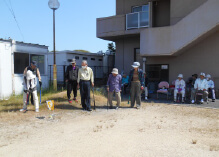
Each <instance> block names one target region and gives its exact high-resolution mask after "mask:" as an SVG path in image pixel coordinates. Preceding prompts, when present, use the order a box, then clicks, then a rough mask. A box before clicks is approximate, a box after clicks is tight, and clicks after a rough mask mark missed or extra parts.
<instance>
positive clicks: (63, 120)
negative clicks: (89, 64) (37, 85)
mask: <svg viewBox="0 0 219 157" xmlns="http://www.w3.org/2000/svg"><path fill="white" fill-rule="evenodd" d="M63 94H65V93H60V94H57V98H60V99H57V100H59V102H56V106H55V112H54V116H53V117H52V116H50V115H51V114H52V112H51V111H48V110H47V109H46V108H45V107H44V108H43V107H42V108H41V110H40V113H35V112H34V111H33V110H30V111H28V112H27V113H26V114H23V113H19V111H15V112H4V113H0V156H1V157H5V156H7V157H10V156H12V157H15V156H16V157H17V156H19V157H26V156H27V157H32V156H34V157H35V156H36V157H44V156H45V157H50V156H61V157H62V156H63V157H68V156H69V157H70V156H71V157H72V156H74V157H87V156H89V157H120V156H121V157H218V156H219V109H204V108H195V107H186V106H174V105H167V104H161V103H160V104H156V103H145V102H143V103H142V107H141V109H140V110H137V109H135V108H129V106H128V104H127V102H123V104H122V108H120V109H119V110H114V109H111V110H106V108H105V106H106V102H107V101H106V99H105V98H104V97H102V96H98V95H97V96H96V104H97V110H96V111H93V112H91V113H90V112H86V111H82V110H81V106H80V104H75V103H73V104H72V105H69V104H68V103H67V102H66V100H65V99H62V98H64V97H63ZM114 104H115V103H114ZM37 117H38V118H37ZM43 117H45V118H44V119H41V118H43Z"/></svg>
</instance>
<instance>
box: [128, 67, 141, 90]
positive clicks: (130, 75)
mask: <svg viewBox="0 0 219 157" xmlns="http://www.w3.org/2000/svg"><path fill="white" fill-rule="evenodd" d="M133 73H134V69H131V70H130V73H129V86H130V85H131V82H132V80H133ZM138 78H139V80H140V83H141V86H144V75H143V71H142V70H141V69H138Z"/></svg>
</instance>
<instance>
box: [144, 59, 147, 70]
mask: <svg viewBox="0 0 219 157" xmlns="http://www.w3.org/2000/svg"><path fill="white" fill-rule="evenodd" d="M146 60H147V58H146V57H143V73H146V68H145V66H146Z"/></svg>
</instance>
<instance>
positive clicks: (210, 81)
mask: <svg viewBox="0 0 219 157" xmlns="http://www.w3.org/2000/svg"><path fill="white" fill-rule="evenodd" d="M206 78H207V82H208V91H210V92H211V94H212V102H215V90H214V81H212V80H211V75H209V74H208V75H207V76H206Z"/></svg>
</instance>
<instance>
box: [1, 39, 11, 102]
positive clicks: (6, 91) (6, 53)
mask: <svg viewBox="0 0 219 157" xmlns="http://www.w3.org/2000/svg"><path fill="white" fill-rule="evenodd" d="M11 51H12V47H11V43H10V42H0V100H1V99H8V98H9V97H10V96H11V95H12V66H11V62H12V58H11Z"/></svg>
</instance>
